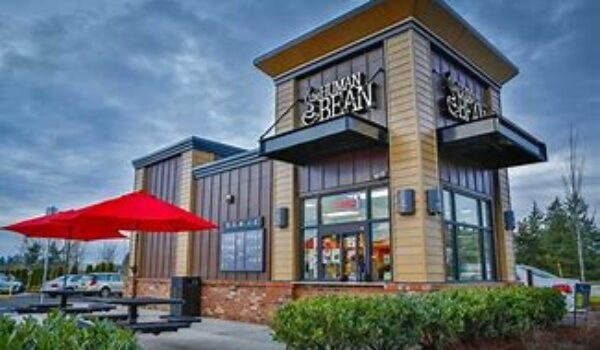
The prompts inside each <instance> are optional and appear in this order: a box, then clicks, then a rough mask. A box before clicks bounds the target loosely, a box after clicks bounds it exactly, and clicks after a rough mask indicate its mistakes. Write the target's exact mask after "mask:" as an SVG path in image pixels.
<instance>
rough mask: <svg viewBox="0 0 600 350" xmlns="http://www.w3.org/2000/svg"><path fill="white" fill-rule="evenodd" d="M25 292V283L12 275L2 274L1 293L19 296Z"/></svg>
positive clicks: (0, 275) (0, 279)
mask: <svg viewBox="0 0 600 350" xmlns="http://www.w3.org/2000/svg"><path fill="white" fill-rule="evenodd" d="M23 291H25V286H24V285H23V283H21V282H20V281H18V280H17V279H15V278H14V277H13V276H11V275H7V274H5V273H0V293H6V294H17V293H22V292H23Z"/></svg>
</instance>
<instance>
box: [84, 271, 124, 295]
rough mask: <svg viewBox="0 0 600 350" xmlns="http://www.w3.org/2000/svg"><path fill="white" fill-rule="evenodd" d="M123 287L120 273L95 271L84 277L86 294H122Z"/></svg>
mask: <svg viewBox="0 0 600 350" xmlns="http://www.w3.org/2000/svg"><path fill="white" fill-rule="evenodd" d="M123 288H124V283H123V276H121V274H120V273H111V272H97V273H92V274H90V275H88V276H87V277H86V283H85V293H86V294H94V295H100V296H101V297H103V298H106V297H108V296H110V295H111V294H117V295H123Z"/></svg>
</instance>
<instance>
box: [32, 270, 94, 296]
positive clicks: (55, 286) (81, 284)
mask: <svg viewBox="0 0 600 350" xmlns="http://www.w3.org/2000/svg"><path fill="white" fill-rule="evenodd" d="M83 277H84V276H82V275H66V276H60V277H57V278H55V279H53V280H50V281H48V282H46V283H44V285H43V286H42V290H41V292H42V293H45V294H47V295H48V296H49V297H50V298H54V297H55V296H56V293H57V292H60V291H62V289H63V284H64V279H65V278H67V284H66V290H81V289H83V288H85V282H86V279H85V278H83Z"/></svg>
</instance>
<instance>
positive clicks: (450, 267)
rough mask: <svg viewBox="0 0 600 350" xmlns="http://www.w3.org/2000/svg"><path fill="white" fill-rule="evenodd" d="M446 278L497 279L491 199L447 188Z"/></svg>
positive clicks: (445, 210)
mask: <svg viewBox="0 0 600 350" xmlns="http://www.w3.org/2000/svg"><path fill="white" fill-rule="evenodd" d="M443 196H444V198H443V199H444V221H445V231H444V232H445V234H444V235H445V237H444V238H445V255H446V257H445V261H446V279H447V280H449V281H454V280H458V281H479V280H494V279H495V278H496V273H495V269H496V266H495V246H494V234H493V232H494V231H493V228H492V217H491V210H490V208H491V203H490V201H489V200H485V199H479V198H475V197H469V196H466V195H462V194H457V193H454V192H452V191H448V190H446V191H444V194H443Z"/></svg>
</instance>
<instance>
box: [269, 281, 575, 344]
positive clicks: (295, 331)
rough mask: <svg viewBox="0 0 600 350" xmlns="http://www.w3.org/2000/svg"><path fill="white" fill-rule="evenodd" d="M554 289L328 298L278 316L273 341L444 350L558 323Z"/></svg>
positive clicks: (560, 306)
mask: <svg viewBox="0 0 600 350" xmlns="http://www.w3.org/2000/svg"><path fill="white" fill-rule="evenodd" d="M565 312H566V308H565V305H564V300H563V297H562V295H561V294H560V293H559V292H558V291H556V290H553V289H539V288H525V287H506V288H490V289H486V288H459V289H448V290H444V291H441V292H436V293H431V294H422V295H418V296H407V295H398V296H395V297H388V296H373V297H367V298H360V297H354V296H329V297H318V298H313V299H305V300H299V301H296V302H294V303H291V304H288V305H286V306H284V307H283V308H281V309H279V310H278V312H277V313H276V315H275V318H274V323H273V330H274V331H275V339H276V340H278V341H282V342H284V343H286V344H287V345H288V346H289V347H291V348H302V349H306V348H311V349H314V348H317V349H320V348H324V349H356V348H360V349H362V348H369V349H402V348H404V347H407V346H414V345H416V344H420V345H421V346H422V347H424V348H433V349H435V348H437V349H439V348H444V347H446V346H447V345H449V344H451V343H454V342H457V341H469V340H473V339H477V338H497V337H508V336H514V335H519V334H522V333H524V332H527V331H529V330H532V329H534V328H540V327H547V326H550V325H554V324H556V323H557V322H558V321H560V320H561V319H562V318H563V317H564V314H565Z"/></svg>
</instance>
